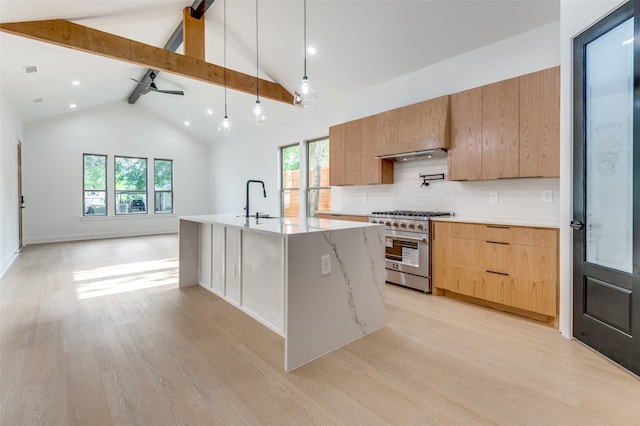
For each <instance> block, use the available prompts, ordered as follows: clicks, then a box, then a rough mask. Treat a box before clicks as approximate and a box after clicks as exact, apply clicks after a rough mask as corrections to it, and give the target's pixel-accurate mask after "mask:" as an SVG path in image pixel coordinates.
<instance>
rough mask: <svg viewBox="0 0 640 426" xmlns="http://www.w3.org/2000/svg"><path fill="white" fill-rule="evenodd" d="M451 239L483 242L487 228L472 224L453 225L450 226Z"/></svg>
mask: <svg viewBox="0 0 640 426" xmlns="http://www.w3.org/2000/svg"><path fill="white" fill-rule="evenodd" d="M451 237H452V238H463V239H467V240H483V241H484V240H485V239H486V237H487V226H486V225H477V224H474V223H453V224H451Z"/></svg>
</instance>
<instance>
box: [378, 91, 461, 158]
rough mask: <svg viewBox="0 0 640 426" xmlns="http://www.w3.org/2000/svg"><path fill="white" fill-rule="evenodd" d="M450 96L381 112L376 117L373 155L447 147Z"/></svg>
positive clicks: (448, 143)
mask: <svg viewBox="0 0 640 426" xmlns="http://www.w3.org/2000/svg"><path fill="white" fill-rule="evenodd" d="M450 108H451V107H450V96H449V95H447V96H441V97H439V98H435V99H430V100H428V101H424V102H419V103H417V104H413V105H407V106H405V107H402V108H397V109H393V110H391V111H386V112H382V113H380V114H378V115H376V118H377V144H376V151H375V154H376V155H378V156H382V155H393V154H403V153H407V152H415V151H424V150H428V149H437V148H444V149H447V148H449V145H450V141H451V137H450V130H449V129H450V123H449V121H450V119H449V111H450Z"/></svg>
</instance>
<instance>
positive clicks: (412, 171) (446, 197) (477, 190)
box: [331, 158, 560, 223]
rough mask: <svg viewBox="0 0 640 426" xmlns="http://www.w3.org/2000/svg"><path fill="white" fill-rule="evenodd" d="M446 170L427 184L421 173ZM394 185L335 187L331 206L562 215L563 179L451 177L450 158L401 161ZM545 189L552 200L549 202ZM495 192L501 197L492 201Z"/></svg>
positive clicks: (544, 217)
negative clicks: (468, 179)
mask: <svg viewBox="0 0 640 426" xmlns="http://www.w3.org/2000/svg"><path fill="white" fill-rule="evenodd" d="M438 173H444V175H445V180H436V181H431V182H429V185H428V186H421V185H422V178H420V176H419V175H420V174H438ZM394 182H395V183H394V184H393V185H368V186H344V187H333V188H332V191H331V193H332V211H334V212H342V213H353V214H368V213H370V212H372V211H376V210H395V209H402V210H438V211H451V212H454V214H455V215H456V216H460V217H473V218H478V219H485V218H486V219H492V220H499V219H501V218H503V219H525V220H527V219H531V220H533V221H544V222H549V223H555V222H557V221H558V220H559V215H560V207H559V206H560V204H559V193H558V191H559V185H560V184H559V179H557V178H535V179H534V178H530V179H501V180H488V181H474V182H455V181H449V180H448V173H447V159H446V158H438V159H421V160H412V161H397V162H396V163H395V164H394ZM545 191H551V193H552V201H551V202H544V201H543V195H544V192H545ZM491 193H497V195H498V202H497V203H491V202H490V196H491Z"/></svg>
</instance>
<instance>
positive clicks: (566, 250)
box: [560, 0, 626, 337]
mask: <svg viewBox="0 0 640 426" xmlns="http://www.w3.org/2000/svg"><path fill="white" fill-rule="evenodd" d="M625 2H626V1H624V0H604V1H603V0H598V1H595V0H589V1H579V0H561V3H560V23H561V24H560V55H561V62H560V63H561V65H560V66H561V75H560V87H561V94H560V170H561V173H560V194H561V204H560V223H561V224H563V225H564V226H561V227H560V332H561V333H562V334H563V335H564V336H566V337H570V336H571V335H572V319H571V315H572V306H573V296H572V286H573V280H572V256H573V252H572V249H571V244H572V237H573V236H572V231H571V228H569V227H568V226H566V225H568V224H569V222H570V221H571V219H572V217H573V210H572V209H573V204H572V197H573V190H572V185H573V175H572V173H573V157H572V156H573V139H572V138H573V129H572V123H573V89H572V86H573V84H572V75H573V50H572V49H573V45H572V43H573V38H574V37H575V36H577V35H579V34H580V33H581V32H583V31H584V30H586V29H587V28H588V27H590V26H591V25H592V24H594V23H595V22H597V21H599V20H600V19H602V18H603V17H604V16H606V15H608V14H609V13H610V12H611V11H613V10H615V9H616V8H617V7H619V6H620V5H621V4H623V3H625Z"/></svg>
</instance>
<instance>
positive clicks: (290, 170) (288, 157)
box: [280, 144, 300, 217]
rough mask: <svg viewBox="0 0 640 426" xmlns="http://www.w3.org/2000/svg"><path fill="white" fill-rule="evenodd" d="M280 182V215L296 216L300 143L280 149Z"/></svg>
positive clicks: (298, 194) (298, 192)
mask: <svg viewBox="0 0 640 426" xmlns="http://www.w3.org/2000/svg"><path fill="white" fill-rule="evenodd" d="M280 154H281V158H280V164H281V172H282V173H281V176H280V178H281V179H280V180H281V182H282V188H281V195H282V200H281V205H282V216H284V217H292V216H293V217H298V215H299V214H300V145H298V144H296V145H289V146H285V147H282V148H281V149H280Z"/></svg>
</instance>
